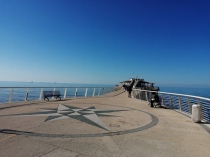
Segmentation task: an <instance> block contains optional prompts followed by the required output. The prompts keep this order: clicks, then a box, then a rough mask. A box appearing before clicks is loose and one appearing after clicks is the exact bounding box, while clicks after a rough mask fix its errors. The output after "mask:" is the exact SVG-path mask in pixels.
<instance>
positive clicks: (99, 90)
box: [98, 88, 101, 96]
mask: <svg viewBox="0 0 210 157" xmlns="http://www.w3.org/2000/svg"><path fill="white" fill-rule="evenodd" d="M100 92H101V89H100V88H99V89H98V96H99V95H100Z"/></svg>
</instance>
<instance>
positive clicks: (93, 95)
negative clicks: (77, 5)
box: [93, 88, 96, 96]
mask: <svg viewBox="0 0 210 157" xmlns="http://www.w3.org/2000/svg"><path fill="white" fill-rule="evenodd" d="M95 91H96V89H95V88H94V89H93V96H95Z"/></svg>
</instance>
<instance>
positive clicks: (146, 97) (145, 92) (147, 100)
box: [145, 91, 148, 101]
mask: <svg viewBox="0 0 210 157" xmlns="http://www.w3.org/2000/svg"><path fill="white" fill-rule="evenodd" d="M145 96H146V101H148V96H147V92H146V91H145Z"/></svg>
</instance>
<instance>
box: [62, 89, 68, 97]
mask: <svg viewBox="0 0 210 157" xmlns="http://www.w3.org/2000/svg"><path fill="white" fill-rule="evenodd" d="M66 93H67V88H65V91H64V95H63V98H66Z"/></svg>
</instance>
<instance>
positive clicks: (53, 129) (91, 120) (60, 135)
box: [0, 90, 210, 157]
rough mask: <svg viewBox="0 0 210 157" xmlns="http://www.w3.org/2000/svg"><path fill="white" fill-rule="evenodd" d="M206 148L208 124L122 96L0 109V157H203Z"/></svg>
mask: <svg viewBox="0 0 210 157" xmlns="http://www.w3.org/2000/svg"><path fill="white" fill-rule="evenodd" d="M209 148H210V124H209V123H194V122H192V120H191V118H190V117H189V116H187V115H186V114H183V113H180V112H177V111H174V110H171V109H167V108H164V107H161V108H151V107H149V106H148V102H147V101H142V100H139V99H135V98H128V96H127V92H123V91H122V90H119V91H115V92H112V93H109V94H105V95H103V96H97V97H81V98H71V99H65V98H64V99H62V100H61V101H58V100H54V99H52V100H50V101H43V100H36V101H23V102H17V103H6V104H2V105H0V156H1V157H14V156H15V157H58V156H60V157H86V156H87V157H113V156H114V157H139V156H141V157H148V156H149V157H169V156H173V157H180V156H183V157H197V156H203V157H207V156H209V153H210V150H209Z"/></svg>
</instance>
